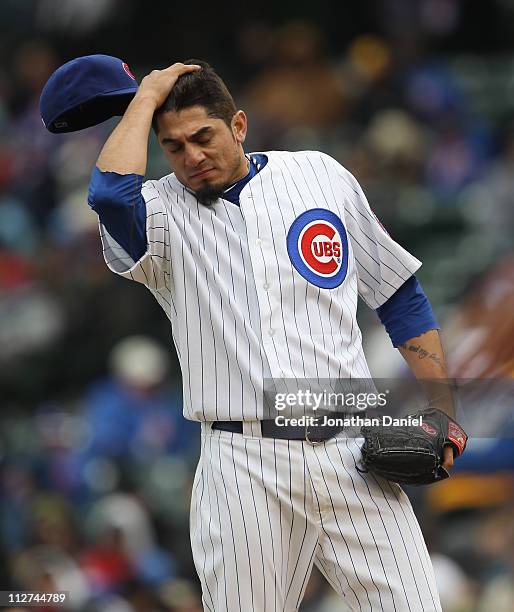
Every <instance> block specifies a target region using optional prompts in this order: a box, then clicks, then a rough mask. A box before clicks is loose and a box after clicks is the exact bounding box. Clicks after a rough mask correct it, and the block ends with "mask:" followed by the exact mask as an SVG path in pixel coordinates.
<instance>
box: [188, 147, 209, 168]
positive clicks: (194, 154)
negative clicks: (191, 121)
mask: <svg viewBox="0 0 514 612" xmlns="http://www.w3.org/2000/svg"><path fill="white" fill-rule="evenodd" d="M184 153H185V159H184V161H185V164H186V168H189V169H191V170H194V169H196V168H198V167H199V166H200V165H201V164H202V162H203V161H204V159H205V155H204V152H203V151H202V148H201V147H199V146H198V145H196V144H193V143H188V144H187V145H186V147H185V152H184Z"/></svg>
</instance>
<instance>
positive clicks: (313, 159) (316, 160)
mask: <svg viewBox="0 0 514 612" xmlns="http://www.w3.org/2000/svg"><path fill="white" fill-rule="evenodd" d="M256 153H259V154H261V155H266V156H267V157H268V159H269V160H271V161H278V162H280V161H283V162H285V163H287V162H297V163H299V164H302V165H303V164H309V163H311V164H323V165H324V166H325V167H327V168H330V169H331V170H332V171H338V172H340V173H342V174H346V173H347V174H350V172H349V171H348V170H347V169H346V168H345V167H344V166H342V165H341V164H340V163H339V162H338V161H337V160H335V159H334V158H333V157H332V156H330V155H328V154H327V153H323V152H322V151H311V150H306V151H262V152H261V151H259V152H257V151H256V152H253V153H252V155H254V154H256Z"/></svg>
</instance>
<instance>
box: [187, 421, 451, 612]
mask: <svg viewBox="0 0 514 612" xmlns="http://www.w3.org/2000/svg"><path fill="white" fill-rule="evenodd" d="M254 429H255V428H254ZM247 432H248V433H247ZM249 432H251V427H250V426H249V424H246V423H245V433H244V434H243V435H241V434H233V433H229V432H225V431H219V430H212V429H211V426H210V424H209V423H203V424H202V452H201V456H200V461H199V464H198V468H197V471H196V475H195V480H194V484H193V494H192V500H191V544H192V550H193V558H194V562H195V566H196V569H197V572H198V575H199V577H200V580H201V584H202V594H203V596H202V599H203V605H204V609H205V610H208V611H211V612H225V611H229V612H236V611H237V612H264V611H266V612H292V611H294V610H297V609H298V607H299V605H300V602H301V600H302V597H303V594H304V591H305V587H306V585H307V581H308V579H309V576H310V573H311V570H312V565H313V563H315V564H316V565H317V567H318V568H319V569H320V571H321V572H322V573H323V574H324V576H325V577H326V579H327V580H328V582H329V583H330V584H331V585H332V586H333V588H334V589H335V590H336V591H337V592H338V593H339V594H340V595H341V597H342V598H343V600H344V601H343V602H342V605H341V610H345V609H346V610H359V611H363V612H364V611H366V612H368V611H372V612H378V611H382V610H383V611H384V612H395V611H396V612H407V611H410V612H421V611H423V612H432V611H436V610H437V611H440V610H441V605H440V602H439V596H438V593H437V589H436V584H435V577H434V572H433V569H432V564H431V561H430V558H429V556H428V552H427V549H426V546H425V542H424V539H423V535H422V533H421V530H420V527H419V524H418V521H417V519H416V517H415V515H414V512H413V509H412V506H411V504H410V501H409V499H408V497H407V496H406V494H405V493H404V492H403V491H402V489H401V488H400V487H399V486H398V485H397V484H395V483H391V482H388V481H386V480H383V479H380V478H377V477H375V476H373V475H371V474H361V473H360V472H358V471H357V469H356V465H357V462H358V461H359V458H360V449H359V444H360V443H362V439H359V438H358V439H355V438H349V437H347V436H346V435H345V434H344V433H342V434H339V435H338V436H337V437H335V438H332V439H331V440H329V441H327V442H323V443H321V444H317V445H312V444H310V443H308V442H302V441H298V440H274V439H268V438H261V437H259V436H252V435H250V433H249Z"/></svg>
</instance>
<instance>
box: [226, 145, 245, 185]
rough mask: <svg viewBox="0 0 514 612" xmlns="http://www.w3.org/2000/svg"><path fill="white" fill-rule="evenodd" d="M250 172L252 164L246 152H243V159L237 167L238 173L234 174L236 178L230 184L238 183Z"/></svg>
mask: <svg viewBox="0 0 514 612" xmlns="http://www.w3.org/2000/svg"><path fill="white" fill-rule="evenodd" d="M249 170H250V162H249V161H248V159H247V157H246V155H245V154H244V152H241V159H240V160H239V165H238V167H237V171H236V172H234V178H233V179H232V180H231V181H230V184H231V185H232V184H233V183H237V181H239V179H242V178H243V177H245V176H246V175H247V174H248V172H249Z"/></svg>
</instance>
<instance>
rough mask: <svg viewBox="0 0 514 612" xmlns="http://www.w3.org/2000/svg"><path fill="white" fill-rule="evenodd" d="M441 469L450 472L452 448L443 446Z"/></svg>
mask: <svg viewBox="0 0 514 612" xmlns="http://www.w3.org/2000/svg"><path fill="white" fill-rule="evenodd" d="M443 467H444V468H445V469H446V470H451V469H452V467H453V448H452V447H451V446H445V447H444V449H443Z"/></svg>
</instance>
